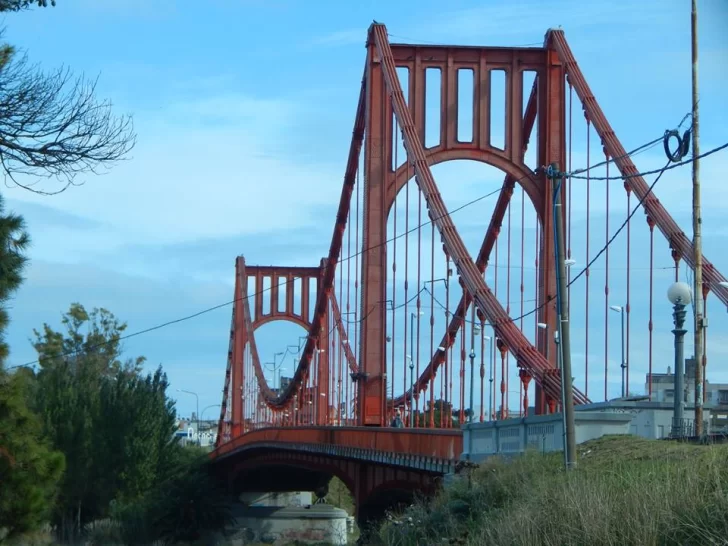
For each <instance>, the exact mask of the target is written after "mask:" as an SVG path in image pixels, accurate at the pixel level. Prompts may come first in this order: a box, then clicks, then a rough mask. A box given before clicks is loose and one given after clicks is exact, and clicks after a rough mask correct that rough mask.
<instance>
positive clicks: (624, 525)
mask: <svg viewBox="0 0 728 546" xmlns="http://www.w3.org/2000/svg"><path fill="white" fill-rule="evenodd" d="M379 537H380V538H381V539H382V541H383V543H384V544H388V545H393V546H424V545H428V546H429V545H436V544H459V545H463V546H468V545H473V546H475V545H477V546H487V545H491V544H492V545H498V546H501V545H503V546H506V545H509V546H510V545H512V546H538V545H543V546H583V545H589V546H602V545H603V546H612V545H613V546H628V545H635V546H636V545H639V546H671V545H676V546H677V545H680V546H689V545H696V546H697V545H699V546H713V545H715V546H717V545H726V544H728V446H697V445H688V444H678V443H674V442H666V441H656V440H646V439H642V438H638V437H634V436H605V437H602V438H600V439H598V440H593V441H590V442H587V443H585V444H582V445H580V446H578V467H577V469H576V470H575V471H574V472H570V473H568V474H567V473H565V472H564V470H563V455H562V454H561V453H551V454H546V455H542V454H539V453H527V454H525V455H524V456H522V457H519V458H516V459H513V460H511V461H509V462H506V461H504V460H502V459H499V458H492V459H490V460H488V461H487V462H485V463H483V464H481V465H480V467H479V468H477V469H476V470H474V471H473V472H472V473H471V474H470V475H469V476H461V477H459V478H458V479H457V480H455V482H454V483H453V484H452V485H451V486H450V487H448V488H446V489H445V490H443V491H442V493H441V494H440V495H438V496H437V497H436V498H434V499H433V500H431V501H430V502H424V501H422V502H417V503H416V504H414V505H413V506H411V507H410V508H409V509H408V510H407V511H406V512H405V513H403V514H399V515H397V516H392V517H390V518H388V521H387V522H385V523H384V525H383V526H382V527H381V529H380V533H379Z"/></svg>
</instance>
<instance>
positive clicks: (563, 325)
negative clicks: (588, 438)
mask: <svg viewBox="0 0 728 546" xmlns="http://www.w3.org/2000/svg"><path fill="white" fill-rule="evenodd" d="M547 176H548V177H549V178H551V180H552V183H556V184H557V189H555V190H554V216H555V219H554V225H555V228H556V233H555V235H556V251H557V252H556V267H557V268H558V269H557V271H558V274H559V275H558V277H559V281H558V292H557V300H558V316H559V325H558V326H559V350H560V351H561V353H560V354H561V389H562V393H563V394H562V400H563V404H562V405H563V407H562V408H561V411H563V412H564V421H565V424H566V470H571V469H573V468H576V430H575V425H574V390H573V385H572V381H571V333H570V328H569V305H568V299H567V298H568V292H567V285H566V263H565V261H564V260H565V252H564V248H565V246H566V245H565V237H564V216H563V214H562V209H563V207H562V202H563V200H562V198H561V196H562V195H563V189H562V184H561V179H562V176H563V173H561V172H560V171H559V166H558V164H556V163H552V164H551V165H550V167H549V168H548V171H547Z"/></svg>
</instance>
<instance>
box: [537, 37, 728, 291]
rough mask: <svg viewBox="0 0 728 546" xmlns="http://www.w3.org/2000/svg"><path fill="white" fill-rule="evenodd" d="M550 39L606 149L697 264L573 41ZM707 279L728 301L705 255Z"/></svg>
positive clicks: (653, 215) (664, 231) (689, 261)
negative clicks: (598, 95)
mask: <svg viewBox="0 0 728 546" xmlns="http://www.w3.org/2000/svg"><path fill="white" fill-rule="evenodd" d="M547 39H548V40H549V41H550V42H551V43H552V44H553V48H554V49H555V50H556V51H557V52H558V54H559V56H560V58H561V60H562V62H563V63H564V65H565V66H566V73H567V75H568V77H569V81H570V82H571V84H572V85H573V86H574V90H575V91H576V94H577V95H578V97H579V99H581V102H582V104H583V105H584V109H585V111H586V115H587V116H588V118H589V120H591V122H592V125H593V126H594V129H595V130H596V132H597V134H598V135H599V137H600V138H601V139H602V144H603V145H604V149H605V152H606V153H607V154H608V155H609V157H611V158H613V161H614V163H615V165H617V168H618V169H619V172H620V173H621V174H622V176H625V177H629V178H626V179H625V182H626V183H627V184H628V185H629V187H630V189H631V190H632V191H633V192H634V193H635V195H636V196H637V197H638V198H640V199H644V202H643V203H642V206H643V207H644V210H645V213H646V214H647V215H648V216H649V217H650V218H651V219H652V220H653V221H654V223H655V225H656V226H657V227H658V229H659V230H660V231H661V232H662V234H663V235H664V236H665V238H667V241H668V242H669V243H670V248H672V249H673V250H676V251H677V252H678V253H679V255H680V257H681V258H682V259H683V260H685V262H686V263H687V264H688V265H690V267H693V266H694V265H695V260H694V258H695V254H694V252H693V244H692V242H691V241H690V239H688V237H687V236H686V235H685V232H684V231H683V230H681V229H680V226H678V225H677V222H675V220H674V219H673V218H672V216H671V215H670V213H669V212H667V210H666V209H665V207H663V206H662V203H660V200H659V199H658V198H657V196H656V195H655V194H654V193H652V194H650V195H647V192H648V190H649V185H648V184H647V182H645V179H644V178H642V176H640V175H639V174H638V173H639V170H638V169H637V167H636V166H635V164H634V163H633V162H632V158H631V157H630V156H629V155H627V152H626V150H625V149H624V147H623V146H622V144H621V143H620V142H619V140H618V139H617V136H616V135H615V133H614V130H613V129H612V126H611V125H610V124H609V122H608V121H607V118H606V116H605V115H604V112H602V109H601V107H600V106H599V103H597V101H596V99H595V98H594V95H593V94H592V91H591V89H590V88H589V84H588V83H587V81H586V79H585V78H584V75H583V74H582V72H581V70H580V69H579V65H578V64H577V62H576V58H575V57H574V54H573V53H572V51H571V48H570V47H569V44H568V43H567V42H566V37H565V36H564V32H563V31H561V30H552V31H549V33H548V35H547ZM645 196H647V197H645ZM703 280H704V282H705V283H706V284H708V285H709V286H710V290H711V291H712V292H713V293H714V294H715V295H716V296H717V297H718V298H719V299H720V301H722V302H723V304H724V305H728V288H725V287H722V286H720V284H719V283H721V282H726V281H727V280H728V279H726V277H724V276H723V275H722V274H721V272H720V271H718V269H716V267H715V266H714V265H713V264H712V263H711V262H709V261H708V260H707V259H706V258H705V257H703Z"/></svg>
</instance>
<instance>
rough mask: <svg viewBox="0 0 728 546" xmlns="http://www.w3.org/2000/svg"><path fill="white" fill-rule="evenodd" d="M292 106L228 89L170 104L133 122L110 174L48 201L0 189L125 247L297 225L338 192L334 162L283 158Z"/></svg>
mask: <svg viewBox="0 0 728 546" xmlns="http://www.w3.org/2000/svg"><path fill="white" fill-rule="evenodd" d="M297 108H299V107H298V106H297V105H295V104H292V103H291V102H289V101H285V100H276V99H267V100H255V99H250V98H247V97H240V96H236V95H228V94H219V95H214V96H208V97H204V98H201V99H199V100H197V101H185V102H176V103H173V104H171V105H169V106H168V107H166V108H165V109H164V110H163V111H162V112H161V113H160V114H158V115H155V116H154V117H153V118H149V117H146V118H142V119H140V120H139V122H138V123H137V127H138V132H139V142H138V144H137V147H136V149H135V150H134V152H133V159H132V160H130V161H126V162H122V163H120V164H119V165H118V166H116V167H115V168H114V169H113V170H112V171H111V172H110V173H108V174H106V175H104V176H102V177H87V178H86V180H87V183H86V184H85V185H83V186H82V187H80V188H73V187H72V188H70V189H69V190H67V191H66V192H64V193H63V194H61V195H58V196H54V197H53V198H52V200H51V199H48V198H43V197H41V196H37V195H34V194H31V193H29V192H27V191H25V190H22V189H19V188H14V189H12V190H9V191H8V192H7V195H8V196H10V197H11V198H13V199H16V200H22V201H28V202H34V203H44V204H50V205H51V206H53V207H54V208H57V209H59V210H63V211H66V212H68V213H71V214H76V215H80V216H84V217H87V218H89V219H92V220H97V221H103V222H104V223H105V224H106V225H108V226H109V227H110V229H113V230H116V231H117V232H118V233H119V234H120V235H121V237H122V238H123V239H124V240H125V241H126V242H127V243H129V242H146V243H149V242H157V243H162V242H164V243H171V242H180V241H184V240H188V239H191V238H204V237H220V236H226V235H234V234H243V233H263V232H266V231H268V230H271V229H275V228H280V227H286V228H289V229H301V228H305V227H306V226H310V225H312V223H313V222H314V220H315V219H314V218H311V217H310V216H309V215H308V214H307V210H306V207H311V206H316V205H321V204H330V203H332V201H333V200H334V199H332V197H331V196H332V195H338V193H339V191H340V187H341V168H340V166H339V165H338V164H336V165H335V166H332V167H331V168H329V167H328V166H326V165H315V164H308V165H307V164H302V163H300V158H299V162H293V161H292V160H290V159H289V158H288V155H289V152H288V147H289V146H290V144H289V139H288V138H287V130H288V127H289V126H290V123H291V122H292V120H293V118H295V116H296V113H297ZM312 188H316V191H312ZM108 244H113V241H111V240H109V241H108Z"/></svg>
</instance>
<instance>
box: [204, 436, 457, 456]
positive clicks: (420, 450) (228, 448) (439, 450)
mask: <svg viewBox="0 0 728 546" xmlns="http://www.w3.org/2000/svg"><path fill="white" fill-rule="evenodd" d="M263 444H270V445H272V446H273V447H276V446H279V447H280V448H281V449H283V448H284V447H285V446H288V449H289V450H290V449H293V450H300V451H301V452H305V451H310V446H321V447H320V449H321V450H326V449H328V450H329V451H330V452H331V454H332V455H333V454H334V452H335V450H342V449H355V450H363V451H364V452H366V453H368V454H369V459H367V460H370V461H372V462H377V461H379V462H382V463H384V462H385V460H384V459H385V455H386V454H393V455H397V454H399V455H401V454H406V455H408V456H410V458H413V459H417V458H419V459H423V458H424V459H427V458H429V459H432V460H433V461H439V464H444V463H446V462H449V461H452V462H453V464H454V462H455V461H457V459H458V458H459V456H460V453H462V449H463V435H462V432H460V431H457V430H444V429H422V428H420V429H401V428H400V429H392V428H379V427H298V428H286V427H276V428H264V429H259V430H254V431H251V432H248V433H247V434H244V435H241V436H239V437H237V438H234V439H233V440H231V441H230V442H227V443H225V444H222V445H220V446H219V447H217V448H216V449H215V450H214V451H213V452H211V453H210V457H211V458H212V459H218V458H222V457H224V456H226V455H230V454H232V453H235V452H237V451H239V450H241V449H244V448H246V447H247V448H248V449H250V446H256V445H258V446H262V445H263ZM306 446H309V447H306ZM341 453H343V452H341ZM352 453H353V452H352ZM340 456H344V455H340ZM448 464H449V463H448Z"/></svg>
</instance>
